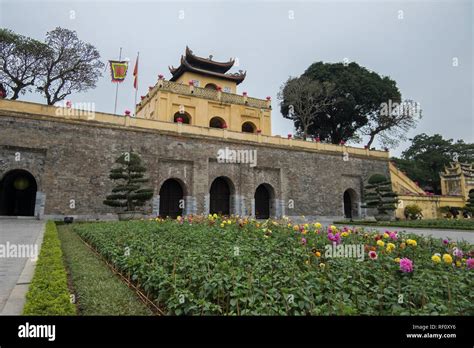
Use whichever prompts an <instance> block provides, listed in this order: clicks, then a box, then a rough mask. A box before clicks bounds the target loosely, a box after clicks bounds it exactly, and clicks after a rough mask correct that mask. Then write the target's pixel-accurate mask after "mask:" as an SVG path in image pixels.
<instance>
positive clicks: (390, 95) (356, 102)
mask: <svg viewBox="0 0 474 348" xmlns="http://www.w3.org/2000/svg"><path fill="white" fill-rule="evenodd" d="M303 76H305V77H308V78H310V79H312V80H315V81H319V82H320V83H329V84H331V86H333V90H332V91H331V94H332V97H333V99H334V103H331V105H330V106H329V107H327V108H323V109H321V110H319V111H318V112H315V113H314V116H313V122H312V124H311V126H309V128H308V134H310V135H313V136H316V137H319V138H320V139H321V140H322V141H327V142H331V143H333V144H338V143H340V142H341V141H347V140H351V139H355V138H357V137H358V135H357V134H356V133H357V131H358V130H360V129H361V128H362V127H364V126H366V127H367V126H369V125H370V124H369V120H370V121H371V123H372V125H371V126H370V128H371V129H372V128H373V131H372V133H371V136H372V137H373V138H375V136H376V135H378V134H379V133H380V132H382V131H387V130H388V129H390V127H391V126H389V127H388V128H385V127H383V129H378V128H374V126H375V125H377V123H378V122H379V121H378V120H377V118H375V117H373V116H374V115H375V114H376V113H378V112H380V110H381V106H382V104H383V103H388V102H389V101H390V100H392V101H400V99H401V96H400V92H399V90H398V88H397V86H396V83H395V81H393V80H391V79H390V78H389V77H381V76H379V75H378V74H377V73H375V72H371V71H369V70H367V69H366V68H364V67H361V66H359V65H358V64H357V63H350V64H342V63H335V64H331V63H323V62H317V63H314V64H312V65H311V66H310V67H309V68H308V69H307V70H306V71H305V72H304V74H303ZM282 113H283V116H284V117H286V118H288V114H287V113H285V110H282ZM369 117H372V118H370V119H369ZM295 127H296V129H297V130H298V129H301V127H302V124H301V123H300V122H298V121H295Z"/></svg>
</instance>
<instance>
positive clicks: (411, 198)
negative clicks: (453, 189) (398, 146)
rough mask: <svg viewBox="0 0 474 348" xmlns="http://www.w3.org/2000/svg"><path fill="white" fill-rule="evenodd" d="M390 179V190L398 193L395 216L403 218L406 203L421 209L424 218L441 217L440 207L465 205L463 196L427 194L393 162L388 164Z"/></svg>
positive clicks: (460, 206)
mask: <svg viewBox="0 0 474 348" xmlns="http://www.w3.org/2000/svg"><path fill="white" fill-rule="evenodd" d="M389 169H390V180H391V181H392V190H393V191H394V192H396V193H398V200H399V203H398V206H397V210H396V211H395V216H396V217H397V218H400V219H405V215H404V210H405V207H406V206H407V205H413V204H416V205H417V206H419V207H420V208H421V209H422V213H423V218H424V219H438V218H442V217H443V214H442V213H441V211H440V208H442V207H448V206H449V207H458V208H462V207H464V206H465V200H464V197H463V196H448V195H441V196H435V195H433V196H428V195H426V194H425V192H424V191H423V190H422V189H421V188H420V187H419V186H418V185H416V184H415V183H414V182H413V181H412V180H411V179H410V178H409V177H407V176H406V175H405V174H403V173H402V171H400V170H399V169H398V168H397V167H395V165H394V164H393V163H391V162H390V164H389Z"/></svg>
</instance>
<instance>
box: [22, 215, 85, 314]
mask: <svg viewBox="0 0 474 348" xmlns="http://www.w3.org/2000/svg"><path fill="white" fill-rule="evenodd" d="M23 314H25V315H75V314H76V308H75V306H74V305H73V304H72V303H71V300H70V294H69V290H68V286H67V274H66V270H65V268H64V264H63V259H62V251H61V242H60V241H59V238H58V231H57V229H56V225H55V224H54V222H53V221H48V222H47V223H46V231H45V233H44V239H43V245H42V247H41V252H40V255H39V258H38V261H37V263H36V270H35V274H34V276H33V280H32V281H31V284H30V287H29V289H28V293H27V294H26V304H25V307H24V308H23Z"/></svg>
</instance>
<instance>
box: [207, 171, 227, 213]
mask: <svg viewBox="0 0 474 348" xmlns="http://www.w3.org/2000/svg"><path fill="white" fill-rule="evenodd" d="M209 193H210V198H209V201H210V202H209V203H210V204H209V212H210V213H211V214H220V215H230V194H231V187H230V185H229V182H228V180H227V179H226V178H224V177H222V176H221V177H218V178H216V179H215V180H214V181H213V182H212V185H211V190H210V192H209Z"/></svg>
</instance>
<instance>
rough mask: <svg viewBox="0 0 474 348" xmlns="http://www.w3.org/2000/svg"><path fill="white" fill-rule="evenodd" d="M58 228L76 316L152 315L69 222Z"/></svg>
mask: <svg viewBox="0 0 474 348" xmlns="http://www.w3.org/2000/svg"><path fill="white" fill-rule="evenodd" d="M58 230H59V238H60V240H61V245H62V249H63V253H64V260H65V263H66V266H67V269H68V272H69V275H70V279H71V283H72V285H73V287H74V293H75V295H76V299H77V309H78V312H79V315H151V314H152V313H151V311H150V310H149V309H148V308H147V307H146V306H145V305H144V304H143V303H142V302H141V301H140V300H139V299H138V298H137V296H136V294H135V293H134V291H133V290H131V289H130V288H129V287H128V286H127V285H126V284H125V283H124V282H123V281H121V280H120V278H119V277H117V276H116V275H115V274H113V273H112V271H111V270H110V269H109V267H108V266H107V265H106V264H105V263H104V262H103V260H102V259H101V258H100V257H98V256H97V255H96V254H95V253H94V252H93V251H92V250H91V249H90V248H89V247H88V246H87V245H86V244H84V242H83V241H82V240H81V239H80V238H79V236H78V235H77V234H76V233H74V232H72V225H64V226H60V227H59V228H58Z"/></svg>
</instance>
